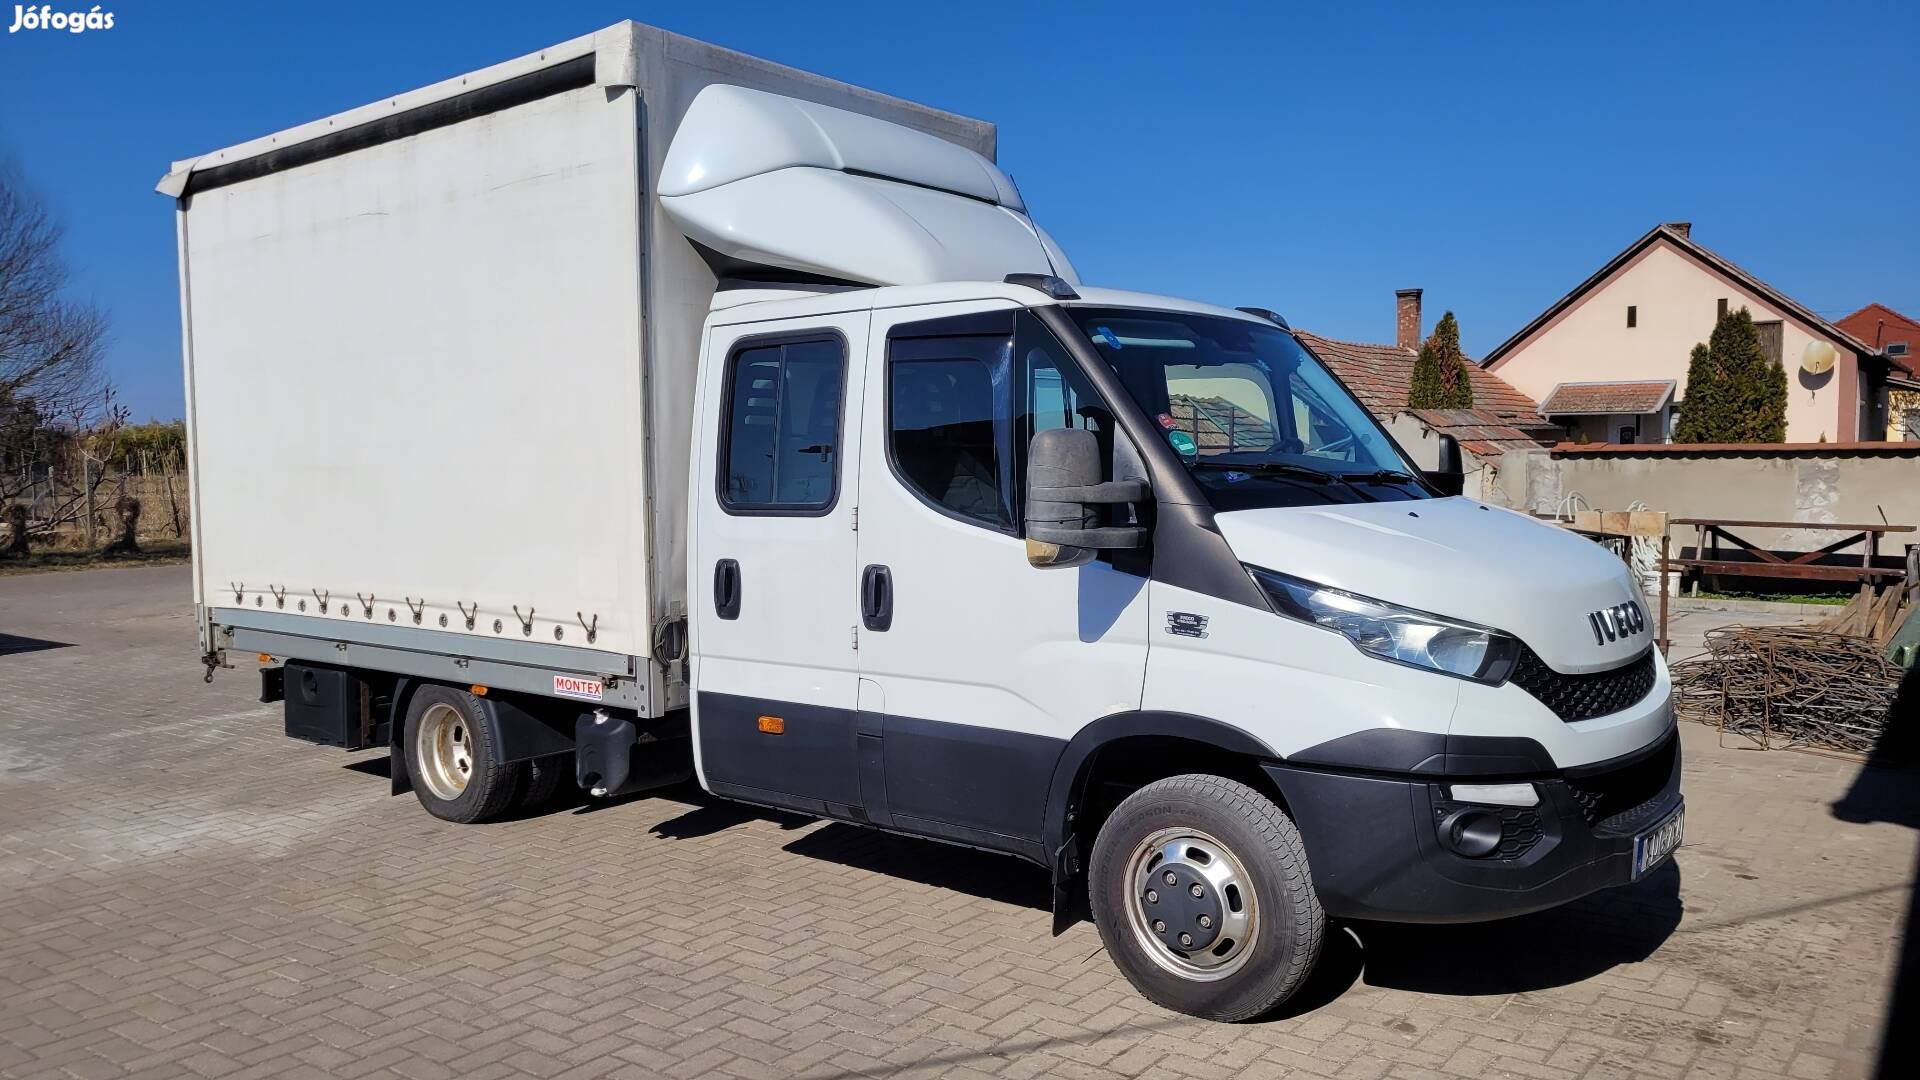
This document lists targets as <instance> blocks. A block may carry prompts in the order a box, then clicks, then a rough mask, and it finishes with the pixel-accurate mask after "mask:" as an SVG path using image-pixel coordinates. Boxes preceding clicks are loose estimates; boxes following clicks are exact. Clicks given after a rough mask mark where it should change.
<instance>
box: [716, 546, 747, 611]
mask: <svg viewBox="0 0 1920 1080" xmlns="http://www.w3.org/2000/svg"><path fill="white" fill-rule="evenodd" d="M713 610H714V614H716V615H719V616H720V617H721V618H723V619H737V618H739V617H740V563H739V562H738V561H737V560H734V559H721V560H720V561H719V562H717V563H714V564H713Z"/></svg>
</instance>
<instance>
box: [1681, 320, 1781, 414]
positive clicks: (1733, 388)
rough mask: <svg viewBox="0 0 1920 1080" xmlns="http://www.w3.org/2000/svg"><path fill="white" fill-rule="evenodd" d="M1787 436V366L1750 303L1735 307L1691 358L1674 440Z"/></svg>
mask: <svg viewBox="0 0 1920 1080" xmlns="http://www.w3.org/2000/svg"><path fill="white" fill-rule="evenodd" d="M1786 438H1787V372H1786V368H1785V367H1784V366H1782V365H1780V364H1776V363H1774V362H1773V361H1772V360H1771V359H1769V358H1768V357H1767V353H1766V350H1765V349H1763V348H1761V346H1760V331H1759V330H1758V329H1757V328H1756V327H1755V326H1754V325H1753V315H1752V313H1750V312H1748V311H1747V309H1746V308H1744V307H1743V308H1741V309H1739V310H1738V311H1730V312H1728V313H1727V314H1726V315H1725V316H1723V317H1722V318H1721V319H1720V321H1719V323H1717V324H1716V325H1715V326H1714V328H1713V334H1712V336H1711V337H1709V338H1708V339H1707V344H1704V345H1695V346H1694V347H1693V354H1692V357H1691V358H1690V359H1689V361H1688V363H1687V396H1686V398H1685V399H1684V400H1683V401H1681V403H1680V420H1679V423H1677V424H1675V425H1674V429H1673V441H1675V442H1683V443H1777V442H1785V441H1786Z"/></svg>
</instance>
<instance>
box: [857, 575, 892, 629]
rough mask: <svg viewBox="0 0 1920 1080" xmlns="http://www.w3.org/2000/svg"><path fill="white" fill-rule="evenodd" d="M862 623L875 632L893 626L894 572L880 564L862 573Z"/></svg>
mask: <svg viewBox="0 0 1920 1080" xmlns="http://www.w3.org/2000/svg"><path fill="white" fill-rule="evenodd" d="M860 621H861V622H862V623H864V624H865V625H866V627H867V629H869V630H873V631H883V630H886V629H887V628H889V627H891V626H892V625H893V571H892V570H889V569H887V568H886V567H884V566H881V565H880V564H879V563H874V564H873V565H871V566H868V567H867V568H866V569H865V570H863V571H861V572H860Z"/></svg>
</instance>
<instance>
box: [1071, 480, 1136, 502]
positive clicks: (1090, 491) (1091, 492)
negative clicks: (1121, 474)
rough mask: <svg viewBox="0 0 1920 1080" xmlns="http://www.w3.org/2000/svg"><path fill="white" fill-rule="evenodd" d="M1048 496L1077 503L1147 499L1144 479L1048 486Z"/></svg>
mask: <svg viewBox="0 0 1920 1080" xmlns="http://www.w3.org/2000/svg"><path fill="white" fill-rule="evenodd" d="M1046 491H1047V498H1049V499H1057V500H1059V501H1061V502H1077V503H1140V502H1146V501H1147V494H1148V490H1147V482H1146V481H1144V480H1109V481H1107V482H1105V483H1103V484H1089V485H1087V486H1085V487H1058V488H1048V489H1046Z"/></svg>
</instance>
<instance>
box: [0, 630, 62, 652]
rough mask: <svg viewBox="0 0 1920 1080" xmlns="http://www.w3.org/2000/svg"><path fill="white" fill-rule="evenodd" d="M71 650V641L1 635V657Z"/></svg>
mask: <svg viewBox="0 0 1920 1080" xmlns="http://www.w3.org/2000/svg"><path fill="white" fill-rule="evenodd" d="M71 648H73V643H72V642H69V641H48V640H46V639H45V638H31V637H21V636H19V635H18V634H0V656H12V655H13V654H14V653H30V652H43V651H45V650H47V649H71Z"/></svg>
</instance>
